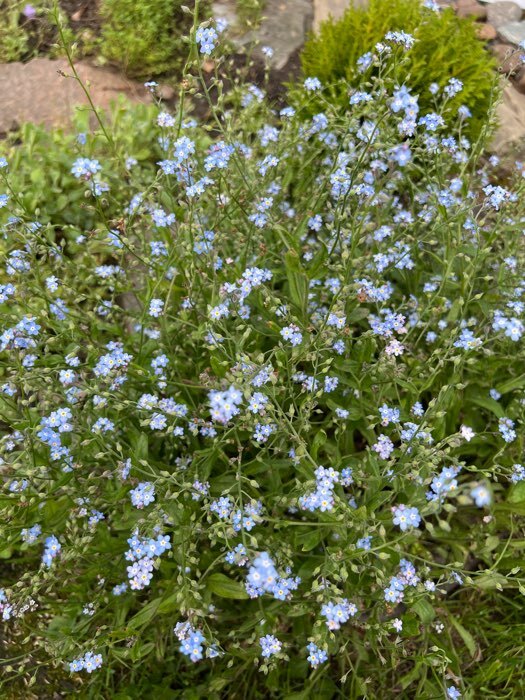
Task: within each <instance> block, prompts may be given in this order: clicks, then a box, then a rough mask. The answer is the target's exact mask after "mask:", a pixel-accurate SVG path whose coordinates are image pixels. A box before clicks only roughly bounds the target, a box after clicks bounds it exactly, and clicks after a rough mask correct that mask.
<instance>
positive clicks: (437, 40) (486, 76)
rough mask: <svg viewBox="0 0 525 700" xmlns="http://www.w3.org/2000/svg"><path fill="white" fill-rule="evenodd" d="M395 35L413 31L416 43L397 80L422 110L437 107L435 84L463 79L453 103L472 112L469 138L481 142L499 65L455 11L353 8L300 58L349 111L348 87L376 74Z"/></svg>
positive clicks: (375, 3)
mask: <svg viewBox="0 0 525 700" xmlns="http://www.w3.org/2000/svg"><path fill="white" fill-rule="evenodd" d="M428 4H429V3H427V5H428ZM396 30H404V31H406V32H410V33H411V34H413V36H414V38H415V39H416V43H415V45H414V47H413V48H412V50H411V55H410V58H409V59H408V60H407V61H404V62H402V63H401V64H397V65H392V66H389V71H391V75H392V78H393V79H394V80H396V81H397V82H398V83H399V84H400V85H402V84H403V83H405V82H407V83H409V84H410V85H411V87H413V89H414V90H415V91H416V92H417V93H418V95H419V98H420V99H419V103H420V105H421V107H422V108H423V109H432V108H433V104H434V96H433V94H432V93H431V92H430V91H429V88H430V86H431V85H433V84H436V85H438V86H439V87H440V88H443V87H444V85H445V84H446V83H447V82H448V81H449V80H450V78H457V79H459V80H461V82H462V83H463V90H462V92H461V95H460V96H459V95H458V96H457V98H455V99H454V100H453V102H452V104H453V105H454V106H455V107H456V108H457V107H458V106H459V105H460V104H464V105H466V106H467V107H468V108H469V109H470V111H471V112H472V119H471V120H470V122H469V125H468V127H467V133H468V135H469V136H470V137H471V138H476V137H477V136H478V135H479V132H480V129H481V126H482V125H483V124H484V123H485V120H486V116H487V113H488V111H489V107H490V104H491V101H492V100H493V99H494V95H493V92H494V89H495V83H496V80H497V78H496V63H495V60H494V58H493V57H492V56H491V55H490V54H489V52H488V51H487V50H486V48H485V45H484V43H483V42H482V41H480V39H478V37H477V35H476V27H475V24H474V22H473V21H472V20H470V19H465V18H460V17H457V16H456V14H455V13H454V11H453V10H452V8H447V9H441V10H439V11H438V10H436V9H435V7H433V6H432V5H431V6H430V7H427V6H425V3H423V4H421V3H420V2H419V0H389V1H388V2H384V1H383V0H371V1H370V3H369V4H368V6H366V7H349V9H348V10H347V11H346V12H345V13H344V15H343V16H342V17H341V18H340V19H338V20H334V19H332V18H330V19H328V20H327V21H325V22H323V23H322V24H321V26H320V28H319V31H318V32H317V33H316V34H312V35H311V36H310V38H309V39H308V41H307V42H306V44H305V46H304V48H303V51H302V54H301V64H302V69H303V72H304V75H305V77H307V76H317V77H318V78H319V79H320V80H321V81H322V83H323V85H325V86H326V92H327V95H329V99H330V101H332V103H334V104H339V105H340V106H341V107H342V108H343V109H347V108H348V88H347V84H349V85H350V86H354V87H355V86H356V85H359V84H360V83H363V82H367V81H368V80H369V79H370V76H371V75H372V74H374V73H376V72H377V70H378V68H379V65H380V64H379V63H377V62H376V61H370V60H369V58H370V56H371V55H372V54H373V53H374V47H375V45H376V44H377V43H378V42H381V40H382V38H383V37H384V36H385V34H386V33H387V32H388V31H396ZM368 54H370V56H369V55H368ZM363 56H364V57H365V58H364V59H363V58H362V57H363Z"/></svg>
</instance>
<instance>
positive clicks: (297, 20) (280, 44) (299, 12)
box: [212, 0, 313, 71]
mask: <svg viewBox="0 0 525 700" xmlns="http://www.w3.org/2000/svg"><path fill="white" fill-rule="evenodd" d="M235 4H236V3H235V0H216V1H215V2H214V3H213V6H212V9H213V14H214V16H215V17H217V18H221V19H225V20H226V21H227V22H228V24H229V25H230V27H231V30H232V31H231V32H230V36H229V38H230V39H231V40H232V42H233V44H234V46H235V47H236V49H237V51H242V50H243V49H244V47H246V46H249V45H251V44H256V47H255V49H254V52H253V56H254V57H255V58H258V59H262V58H263V56H262V54H261V48H262V47H264V46H269V47H270V48H272V49H273V56H272V58H271V59H270V61H269V62H270V67H271V68H272V69H274V70H277V71H280V70H282V69H283V68H284V67H285V66H286V64H287V63H288V61H289V60H290V58H291V57H292V55H293V54H294V53H295V52H296V51H297V50H298V49H299V48H300V47H301V46H302V45H303V44H304V42H305V39H306V35H307V33H308V32H309V31H310V29H311V28H312V21H313V9H312V3H311V0H266V2H265V4H264V9H263V12H262V15H261V21H260V23H259V26H258V27H257V28H256V29H255V30H253V31H249V32H245V33H244V34H242V35H239V33H238V30H239V27H238V26H237V25H238V17H237V13H236V8H235Z"/></svg>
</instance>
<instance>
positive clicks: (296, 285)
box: [284, 250, 308, 312]
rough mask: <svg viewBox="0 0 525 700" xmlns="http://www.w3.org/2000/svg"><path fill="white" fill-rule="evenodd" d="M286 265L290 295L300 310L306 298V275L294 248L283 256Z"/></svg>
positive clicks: (304, 306) (303, 307)
mask: <svg viewBox="0 0 525 700" xmlns="http://www.w3.org/2000/svg"><path fill="white" fill-rule="evenodd" d="M284 265H285V267H286V277H287V278H288V284H289V286H290V296H291V297H292V301H293V302H294V304H295V305H296V306H298V307H299V308H300V309H301V311H302V312H304V310H305V309H306V302H307V300H308V277H307V276H306V274H305V272H304V269H303V267H302V265H301V262H300V260H299V256H298V255H297V253H296V252H295V251H294V250H289V251H288V252H287V253H286V255H285V256H284Z"/></svg>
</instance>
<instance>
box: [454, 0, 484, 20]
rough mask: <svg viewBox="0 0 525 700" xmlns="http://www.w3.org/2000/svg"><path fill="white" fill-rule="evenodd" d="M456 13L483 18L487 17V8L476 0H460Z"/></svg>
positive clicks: (461, 15)
mask: <svg viewBox="0 0 525 700" xmlns="http://www.w3.org/2000/svg"><path fill="white" fill-rule="evenodd" d="M456 13H457V15H458V17H473V18H474V19H478V20H483V19H486V17H487V8H486V7H485V6H484V5H482V4H481V3H479V2H476V0H458V2H457V5H456Z"/></svg>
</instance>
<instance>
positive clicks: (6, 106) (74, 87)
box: [0, 58, 151, 133]
mask: <svg viewBox="0 0 525 700" xmlns="http://www.w3.org/2000/svg"><path fill="white" fill-rule="evenodd" d="M75 67H76V70H77V72H78V75H79V77H80V79H81V80H82V82H83V83H84V85H89V93H90V95H91V99H92V100H93V102H94V104H95V107H97V108H100V109H107V108H108V107H109V106H110V105H111V103H112V102H114V101H115V100H116V99H117V98H118V96H119V95H124V96H125V97H127V98H128V99H129V100H131V101H133V102H149V101H150V100H151V96H150V95H149V93H148V92H147V90H146V89H145V88H144V86H143V85H140V84H138V83H134V82H132V81H130V80H127V79H126V78H124V77H123V76H122V75H120V74H119V73H116V72H115V71H113V70H110V69H108V68H96V67H94V66H91V65H89V64H87V63H84V62H79V63H77V64H75ZM69 75H71V68H70V66H69V64H68V63H67V61H66V60H65V59H57V60H50V59H47V58H35V59H33V60H32V61H29V62H28V63H6V64H0V95H2V99H1V100H0V132H3V133H6V132H8V131H10V130H12V129H16V128H17V127H18V126H20V125H21V124H23V123H24V122H33V123H35V124H43V125H44V126H46V127H53V126H67V125H68V124H69V123H70V122H71V117H72V115H73V111H74V107H76V106H82V107H83V108H84V109H85V108H86V105H88V101H87V98H86V96H85V94H84V91H83V90H82V88H81V86H80V85H79V83H78V81H77V80H75V79H74V78H71V77H65V76H69Z"/></svg>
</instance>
